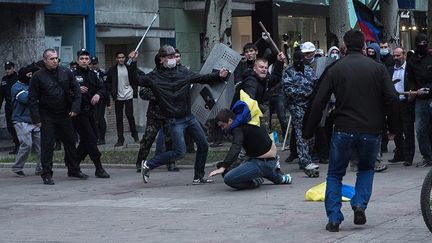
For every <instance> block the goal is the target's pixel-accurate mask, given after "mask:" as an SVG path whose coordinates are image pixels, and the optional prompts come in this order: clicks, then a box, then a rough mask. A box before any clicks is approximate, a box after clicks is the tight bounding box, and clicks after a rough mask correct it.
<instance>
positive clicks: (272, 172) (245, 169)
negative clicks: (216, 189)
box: [209, 101, 292, 190]
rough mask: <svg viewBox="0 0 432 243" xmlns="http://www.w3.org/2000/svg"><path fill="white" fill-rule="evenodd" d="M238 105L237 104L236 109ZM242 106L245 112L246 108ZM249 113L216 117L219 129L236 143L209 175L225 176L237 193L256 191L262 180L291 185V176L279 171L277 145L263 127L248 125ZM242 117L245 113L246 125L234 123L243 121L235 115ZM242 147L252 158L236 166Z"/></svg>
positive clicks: (225, 112) (223, 113)
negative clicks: (230, 135) (224, 131)
mask: <svg viewBox="0 0 432 243" xmlns="http://www.w3.org/2000/svg"><path fill="white" fill-rule="evenodd" d="M239 102H241V101H237V102H236V104H234V106H233V109H235V107H236V105H237V104H239ZM242 105H243V110H244V109H247V108H246V106H245V105H244V104H242ZM247 113H248V112H245V113H241V114H239V115H236V114H235V113H234V112H233V111H231V110H229V109H223V110H221V111H220V112H219V113H218V115H217V116H216V121H217V124H218V126H220V127H221V128H222V129H223V130H226V131H227V130H228V131H230V132H231V133H232V135H233V142H232V144H231V147H230V150H229V152H228V154H227V155H226V156H225V159H224V160H223V161H222V162H220V163H218V164H217V165H216V166H217V169H216V170H214V171H212V172H210V174H209V176H210V177H213V176H216V175H219V174H222V175H223V176H224V182H225V184H227V185H228V186H230V187H232V188H235V189H238V190H243V189H254V188H257V187H259V186H260V185H261V184H262V183H263V182H264V179H263V178H266V179H268V180H270V181H271V182H273V183H274V184H291V182H292V178H291V176H290V175H289V174H283V173H282V172H281V170H280V164H279V156H278V155H277V148H276V145H275V144H274V142H273V141H272V140H271V139H270V137H269V135H268V133H267V131H266V130H265V129H264V128H263V127H259V126H257V125H252V124H248V123H247V122H248V120H249V119H248V118H247V117H249V118H250V116H247ZM242 114H246V116H244V117H242V118H246V119H241V120H242V121H244V122H240V123H235V122H234V121H235V120H240V119H236V116H237V117H238V116H242ZM242 147H243V148H244V150H245V152H246V155H247V156H248V157H249V158H248V159H247V160H246V161H244V162H243V163H241V164H240V165H239V166H235V164H236V163H235V162H236V161H237V158H238V155H239V153H240V151H241V149H242Z"/></svg>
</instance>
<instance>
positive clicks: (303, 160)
mask: <svg viewBox="0 0 432 243" xmlns="http://www.w3.org/2000/svg"><path fill="white" fill-rule="evenodd" d="M282 80H283V86H284V87H283V88H284V92H285V95H286V96H287V97H288V98H287V103H288V110H289V112H290V114H291V117H292V124H293V128H294V131H295V137H296V140H297V151H298V154H299V158H300V160H299V165H300V167H306V166H307V165H309V164H311V163H312V158H311V155H310V153H309V144H308V143H307V141H306V140H305V139H304V138H303V136H302V130H303V117H304V116H305V113H306V109H307V108H308V106H309V104H310V102H311V100H310V98H309V96H310V95H311V94H312V92H313V90H314V88H315V85H316V81H317V77H316V75H315V72H314V71H313V69H312V67H311V66H309V65H305V67H304V73H302V72H298V71H296V70H295V69H294V67H293V66H290V67H289V68H288V69H287V70H286V71H285V72H284V74H283V76H282Z"/></svg>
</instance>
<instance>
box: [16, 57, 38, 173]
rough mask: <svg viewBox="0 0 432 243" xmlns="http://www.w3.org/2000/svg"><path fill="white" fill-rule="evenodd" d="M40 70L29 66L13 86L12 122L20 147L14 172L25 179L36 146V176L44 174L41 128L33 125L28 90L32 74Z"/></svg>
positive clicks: (20, 71)
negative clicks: (41, 157) (24, 169)
mask: <svg viewBox="0 0 432 243" xmlns="http://www.w3.org/2000/svg"><path fill="white" fill-rule="evenodd" d="M37 70H39V68H37V67H35V66H32V65H30V66H27V67H24V68H21V69H20V70H19V71H18V78H19V80H18V81H17V82H16V83H15V84H14V85H12V89H11V97H12V122H13V125H14V128H15V131H16V133H17V135H18V140H19V142H20V146H19V149H18V153H17V155H16V158H15V164H14V165H13V166H12V172H14V173H15V174H17V176H19V177H24V176H25V174H24V172H23V168H24V164H25V162H26V161H27V158H28V156H29V154H30V152H31V150H32V146H34V148H35V151H36V154H37V158H36V169H35V174H36V175H40V174H41V173H42V167H41V163H40V128H39V127H37V126H36V125H35V124H33V122H32V120H31V117H30V108H29V106H28V89H29V83H30V79H31V77H32V74H33V73H34V72H36V71H37Z"/></svg>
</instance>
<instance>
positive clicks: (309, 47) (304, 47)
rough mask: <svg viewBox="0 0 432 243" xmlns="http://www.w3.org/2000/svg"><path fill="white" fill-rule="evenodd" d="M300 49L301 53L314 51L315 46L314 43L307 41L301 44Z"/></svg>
mask: <svg viewBox="0 0 432 243" xmlns="http://www.w3.org/2000/svg"><path fill="white" fill-rule="evenodd" d="M300 50H301V52H303V53H305V52H314V51H315V50H316V48H315V45H314V44H313V43H312V42H309V41H307V42H305V43H303V44H301V46H300Z"/></svg>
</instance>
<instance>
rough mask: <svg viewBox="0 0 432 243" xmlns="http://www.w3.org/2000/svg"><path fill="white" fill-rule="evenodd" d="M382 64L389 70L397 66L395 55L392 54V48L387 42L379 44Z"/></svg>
mask: <svg viewBox="0 0 432 243" xmlns="http://www.w3.org/2000/svg"><path fill="white" fill-rule="evenodd" d="M379 47H380V55H381V62H382V63H383V64H384V65H385V66H386V67H387V69H389V68H391V67H393V66H394V65H395V61H394V58H393V55H392V54H391V50H390V46H389V44H388V42H387V41H386V40H381V41H380V43H379Z"/></svg>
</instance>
